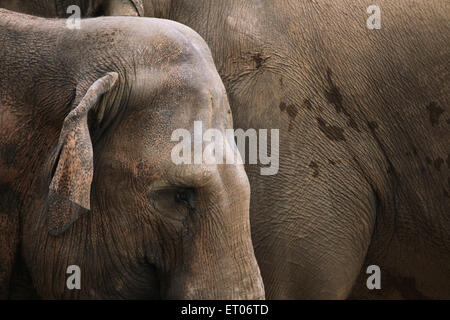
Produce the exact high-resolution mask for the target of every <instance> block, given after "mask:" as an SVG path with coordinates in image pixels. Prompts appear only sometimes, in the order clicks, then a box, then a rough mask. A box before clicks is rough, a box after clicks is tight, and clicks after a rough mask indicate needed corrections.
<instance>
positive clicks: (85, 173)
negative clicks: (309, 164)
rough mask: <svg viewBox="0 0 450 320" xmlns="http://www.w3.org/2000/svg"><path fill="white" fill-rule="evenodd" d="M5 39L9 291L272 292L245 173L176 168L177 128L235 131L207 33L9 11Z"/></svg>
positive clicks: (166, 24)
mask: <svg viewBox="0 0 450 320" xmlns="http://www.w3.org/2000/svg"><path fill="white" fill-rule="evenodd" d="M118 26H120V27H118ZM0 43H2V46H1V47H0V74H1V75H2V77H0V123H1V131H0V133H1V139H0V151H1V153H0V173H1V174H0V189H1V193H0V297H2V298H8V297H10V298H24V297H25V298H29V297H36V296H37V297H40V298H46V299H55V298H56V299H60V298H64V299H66V298H70V299H76V298H83V299H100V298H108V299H121V298H187V299H189V298H199V299H204V298H209V299H214V298H218V299H229V298H231V299H240V298H247V299H256V298H263V297H264V292H263V286H262V280H261V277H260V274H259V269H258V267H257V264H256V260H255V257H254V253H253V247H252V243H251V237H250V228H249V194H250V191H249V184H248V179H247V176H246V174H245V171H244V168H243V166H238V165H222V166H220V165H209V166H207V165H196V166H176V165H174V164H173V163H172V161H171V159H170V151H171V149H172V147H173V145H175V142H171V140H170V138H171V133H172V131H173V130H175V129H177V128H187V129H188V130H192V127H193V122H194V120H202V121H203V124H204V127H205V129H206V128H210V127H214V128H218V129H219V130H225V129H226V128H231V127H232V119H231V113H230V109H229V104H228V101H227V97H226V93H225V89H224V87H223V84H222V82H221V80H220V78H219V76H218V74H217V71H216V69H215V67H214V64H213V61H212V58H211V55H210V52H209V49H208V47H207V45H206V44H205V43H204V41H203V40H202V39H201V38H200V37H199V36H198V35H197V34H196V33H195V32H193V31H192V30H191V29H189V28H187V27H185V26H183V25H180V24H178V23H175V22H171V21H164V20H159V19H149V18H132V17H121V18H112V17H109V18H97V19H87V20H84V21H83V22H82V28H81V30H69V29H67V28H65V21H64V20H46V19H42V18H36V17H31V16H26V15H21V14H16V13H12V12H11V11H7V10H3V9H0ZM91 181H92V184H91V183H90V182H91ZM49 190H50V191H49ZM89 191H90V192H89ZM88 209H90V210H88ZM69 265H78V266H80V268H81V271H82V278H81V279H82V280H81V290H73V291H70V290H68V289H67V288H66V279H67V275H66V268H67V267H68V266H69ZM11 278H12V279H11Z"/></svg>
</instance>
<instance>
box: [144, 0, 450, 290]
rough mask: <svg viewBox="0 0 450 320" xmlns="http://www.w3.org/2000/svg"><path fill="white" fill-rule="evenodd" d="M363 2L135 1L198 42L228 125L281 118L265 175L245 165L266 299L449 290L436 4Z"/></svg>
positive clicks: (443, 30)
mask: <svg viewBox="0 0 450 320" xmlns="http://www.w3.org/2000/svg"><path fill="white" fill-rule="evenodd" d="M373 4H374V2H373V1H370V0H364V1H361V0H359V1H355V0H351V1H350V0H343V1H328V0H316V1H310V0H289V1H288V0H229V1H220V0H212V1H211V0H196V1H192V0H172V1H162V0H156V1H153V0H148V1H144V7H145V14H146V15H149V16H150V15H151V16H157V17H164V18H169V19H173V20H176V21H178V22H181V23H184V24H186V25H188V26H190V27H192V28H193V29H194V30H196V31H197V32H199V34H200V35H201V36H202V37H203V38H204V39H205V40H206V42H207V43H208V44H209V46H210V48H211V50H212V53H213V57H214V60H215V62H216V66H217V68H218V70H219V74H220V75H221V76H222V79H223V80H224V83H225V87H226V89H227V92H228V95H229V98H230V104H231V108H232V111H233V118H234V122H235V126H236V127H237V128H244V129H247V128H256V129H258V128H280V129H281V132H280V171H279V173H278V174H277V175H275V176H267V177H262V176H260V175H259V168H257V167H255V166H248V167H247V168H246V169H247V174H248V176H249V180H250V185H251V190H252V193H251V224H252V235H253V242H254V245H255V250H256V257H257V260H258V263H259V266H260V268H261V273H262V276H263V280H264V284H265V287H266V296H267V297H268V298H281V299H283V298H289V299H292V298H333V299H334V298H346V297H349V296H350V295H351V297H354V298H364V297H365V298H423V297H428V298H450V198H449V194H450V179H449V166H450V158H449V157H450V144H449V141H450V130H449V122H450V113H449V109H448V107H449V93H450V88H449V85H450V81H449V80H450V79H449V67H448V65H449V58H450V54H449V50H448V43H450V28H449V24H448V21H449V16H450V8H449V6H450V5H449V3H448V1H445V0H435V1H414V2H411V1H406V0H400V1H378V2H376V4H377V5H379V6H380V7H381V10H382V19H383V20H382V29H381V30H373V31H372V30H368V29H367V28H366V19H367V17H368V16H369V15H368V14H367V13H366V9H367V7H368V6H369V5H373ZM371 264H376V265H379V266H380V268H381V272H382V290H379V291H376V290H375V291H369V290H368V289H367V288H366V279H367V277H368V275H366V274H365V270H366V266H367V265H371ZM352 288H353V294H351V292H352Z"/></svg>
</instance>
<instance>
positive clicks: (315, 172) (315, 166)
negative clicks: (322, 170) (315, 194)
mask: <svg viewBox="0 0 450 320" xmlns="http://www.w3.org/2000/svg"><path fill="white" fill-rule="evenodd" d="M309 167H310V168H311V169H313V177H314V178H316V177H318V176H319V165H318V164H317V163H316V162H314V161H311V163H310V164H309Z"/></svg>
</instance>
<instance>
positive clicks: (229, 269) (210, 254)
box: [163, 166, 265, 300]
mask: <svg viewBox="0 0 450 320" xmlns="http://www.w3.org/2000/svg"><path fill="white" fill-rule="evenodd" d="M218 173H219V174H218V179H217V181H218V183H217V184H216V185H215V186H212V187H211V188H208V189H209V190H202V191H200V194H199V203H200V205H199V212H198V218H197V221H196V222H194V223H196V224H197V225H196V226H193V229H192V230H196V233H195V234H193V235H191V236H190V237H189V238H188V239H184V241H183V247H184V249H183V256H182V258H181V260H182V261H181V263H180V264H179V267H178V268H176V269H175V270H174V271H173V272H172V273H171V276H170V277H169V279H170V280H169V283H168V285H167V286H166V289H167V290H165V292H163V295H164V296H165V297H166V298H169V299H233V300H235V299H247V300H252V299H255V300H256V299H264V297H265V296H264V285H263V282H262V278H261V275H260V271H259V267H258V265H257V262H256V258H255V255H254V250H253V245H252V240H251V232H250V219H249V205H250V187H249V183H248V179H247V176H246V174H245V171H244V169H243V168H242V166H224V167H223V168H221V169H220V170H219V171H218ZM218 190H219V192H218ZM202 199H207V200H205V201H206V203H203V202H202ZM197 230H198V231H197Z"/></svg>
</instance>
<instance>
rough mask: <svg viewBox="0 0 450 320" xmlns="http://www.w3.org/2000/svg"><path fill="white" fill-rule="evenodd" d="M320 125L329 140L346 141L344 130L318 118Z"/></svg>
mask: <svg viewBox="0 0 450 320" xmlns="http://www.w3.org/2000/svg"><path fill="white" fill-rule="evenodd" d="M316 119H317V123H318V124H319V129H320V131H322V132H323V133H324V134H325V135H326V136H327V138H328V139H330V140H333V141H345V137H344V129H342V128H339V127H337V126H332V125H328V124H327V123H326V122H325V120H324V119H322V118H320V117H319V118H316Z"/></svg>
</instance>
